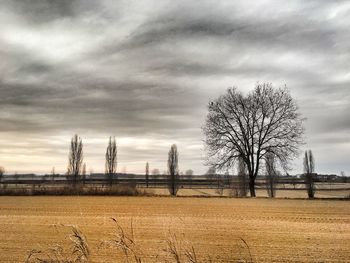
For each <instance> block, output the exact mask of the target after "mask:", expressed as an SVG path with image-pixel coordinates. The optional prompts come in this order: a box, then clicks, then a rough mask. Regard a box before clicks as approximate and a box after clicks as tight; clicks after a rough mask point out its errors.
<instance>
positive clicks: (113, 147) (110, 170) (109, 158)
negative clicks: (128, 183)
mask: <svg viewBox="0 0 350 263" xmlns="http://www.w3.org/2000/svg"><path fill="white" fill-rule="evenodd" d="M116 172H117V143H116V141H115V138H114V137H113V139H112V137H109V141H108V146H107V150H106V162H105V174H106V176H107V177H108V179H109V183H110V185H112V183H113V177H114V175H115V173H116Z"/></svg>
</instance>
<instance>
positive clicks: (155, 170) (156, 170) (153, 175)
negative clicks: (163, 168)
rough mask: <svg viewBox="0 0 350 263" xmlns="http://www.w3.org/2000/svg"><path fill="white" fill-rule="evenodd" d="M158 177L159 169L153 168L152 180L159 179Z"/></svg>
mask: <svg viewBox="0 0 350 263" xmlns="http://www.w3.org/2000/svg"><path fill="white" fill-rule="evenodd" d="M159 175H160V171H159V169H157V168H154V169H153V170H152V177H153V179H157V178H158V177H159Z"/></svg>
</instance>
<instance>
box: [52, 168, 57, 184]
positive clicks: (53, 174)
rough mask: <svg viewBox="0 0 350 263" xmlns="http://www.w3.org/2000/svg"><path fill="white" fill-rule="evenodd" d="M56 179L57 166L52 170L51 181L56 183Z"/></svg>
mask: <svg viewBox="0 0 350 263" xmlns="http://www.w3.org/2000/svg"><path fill="white" fill-rule="evenodd" d="M55 177H56V171H55V166H53V167H52V169H51V180H52V181H55Z"/></svg>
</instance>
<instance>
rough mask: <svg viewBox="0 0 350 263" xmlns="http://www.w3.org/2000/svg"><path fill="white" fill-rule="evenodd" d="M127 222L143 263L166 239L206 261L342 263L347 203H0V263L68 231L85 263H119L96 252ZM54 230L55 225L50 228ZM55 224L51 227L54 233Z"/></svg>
mask: <svg viewBox="0 0 350 263" xmlns="http://www.w3.org/2000/svg"><path fill="white" fill-rule="evenodd" d="M111 217H114V218H116V219H117V220H118V221H119V223H120V224H121V225H122V226H123V228H124V229H125V230H126V232H127V231H128V230H129V226H130V224H131V222H132V224H133V229H134V236H135V241H136V243H137V245H138V247H139V248H140V250H141V251H142V253H143V257H144V259H145V261H146V262H165V261H166V260H169V259H170V258H169V255H168V254H167V253H166V252H165V251H164V249H165V248H166V246H167V243H166V240H167V238H169V235H171V234H172V233H174V234H176V236H177V239H178V241H179V243H181V244H182V246H184V247H190V246H192V245H193V246H194V248H195V250H196V252H197V255H198V257H199V259H204V258H208V256H209V255H210V256H211V259H212V260H213V262H237V261H238V262H240V261H239V260H245V259H246V260H249V251H248V250H247V248H246V247H245V246H244V244H243V242H242V241H241V240H240V238H243V239H244V240H245V241H246V242H247V243H248V245H249V247H250V252H251V254H252V258H253V261H254V262H350V246H349V244H350V202H349V201H337V200H283V199H275V200H272V199H263V198H262V199H235V198H171V197H102V196H94V197H89V196H80V197H79V196H63V197H55V196H36V197H35V196H34V197H33V196H23V197H0V222H1V223H0V257H1V262H24V261H25V260H26V256H27V254H28V253H29V251H30V250H31V249H45V248H48V247H50V246H52V245H53V244H55V243H62V244H63V245H65V244H67V242H68V238H67V235H69V228H68V227H66V226H59V225H60V224H64V225H70V224H74V225H78V227H79V228H80V230H81V231H82V232H83V233H84V234H85V235H86V236H87V239H88V242H89V246H90V249H91V254H92V261H93V262H123V260H121V258H122V257H121V254H120V253H119V252H117V250H116V249H113V248H107V247H105V246H102V245H101V244H103V241H106V240H111V239H112V238H113V233H114V231H115V230H116V227H115V225H114V224H113V222H112V220H111V219H110V218H111ZM55 225H56V226H55ZM57 225H58V226H57Z"/></svg>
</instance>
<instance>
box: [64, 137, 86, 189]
mask: <svg viewBox="0 0 350 263" xmlns="http://www.w3.org/2000/svg"><path fill="white" fill-rule="evenodd" d="M82 163H83V142H82V140H81V138H80V137H79V136H78V135H77V134H75V135H74V136H73V138H72V140H71V143H70V151H69V156H68V168H67V175H68V176H70V177H71V178H72V179H73V186H74V187H75V186H76V185H77V182H78V180H79V179H80V175H81V172H82Z"/></svg>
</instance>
